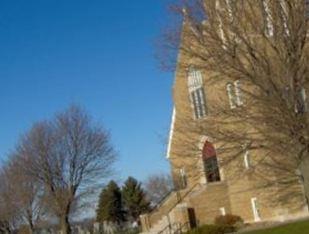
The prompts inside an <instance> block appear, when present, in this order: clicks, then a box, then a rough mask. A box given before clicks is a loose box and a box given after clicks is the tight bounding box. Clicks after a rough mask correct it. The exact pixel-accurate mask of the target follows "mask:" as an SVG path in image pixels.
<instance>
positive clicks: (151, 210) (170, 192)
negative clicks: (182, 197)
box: [150, 189, 176, 213]
mask: <svg viewBox="0 0 309 234" xmlns="http://www.w3.org/2000/svg"><path fill="white" fill-rule="evenodd" d="M173 192H176V190H175V189H172V190H170V191H169V192H168V193H166V195H165V196H164V197H163V198H162V199H161V200H160V201H158V202H157V203H156V204H155V205H154V207H153V208H151V209H150V213H152V212H154V211H155V210H157V209H158V208H159V207H160V206H161V205H162V203H163V202H164V201H165V200H166V199H167V198H168V197H169V196H170V195H171V194H172V193H173Z"/></svg>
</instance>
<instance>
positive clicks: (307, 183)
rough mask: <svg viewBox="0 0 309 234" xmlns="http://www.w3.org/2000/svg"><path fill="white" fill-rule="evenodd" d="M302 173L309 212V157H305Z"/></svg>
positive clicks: (301, 167)
mask: <svg viewBox="0 0 309 234" xmlns="http://www.w3.org/2000/svg"><path fill="white" fill-rule="evenodd" d="M300 172H301V180H302V183H303V187H304V196H305V200H306V204H307V208H308V211H309V157H304V159H303V161H302V163H301V165H300Z"/></svg>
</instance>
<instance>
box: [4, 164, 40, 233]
mask: <svg viewBox="0 0 309 234" xmlns="http://www.w3.org/2000/svg"><path fill="white" fill-rule="evenodd" d="M17 160H18V158H10V159H9V161H8V163H7V165H6V167H5V168H4V171H5V179H6V183H8V184H9V185H10V186H9V188H10V190H9V196H8V197H7V200H8V201H7V202H8V204H10V205H11V206H12V209H16V211H17V212H18V215H19V217H20V224H23V223H24V224H27V226H28V229H29V233H33V232H34V231H35V225H36V223H37V222H38V221H39V220H40V219H41V218H43V215H44V213H45V212H44V211H45V209H44V205H43V202H42V197H43V195H44V194H43V190H42V187H41V185H40V184H39V183H38V181H37V180H36V179H34V178H33V177H30V176H28V175H27V173H26V172H25V171H24V170H23V168H22V167H20V165H19V162H18V161H17Z"/></svg>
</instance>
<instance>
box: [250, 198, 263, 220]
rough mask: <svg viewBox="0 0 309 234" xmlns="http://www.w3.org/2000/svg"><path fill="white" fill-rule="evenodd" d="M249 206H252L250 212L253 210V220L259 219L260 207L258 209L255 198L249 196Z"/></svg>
mask: <svg viewBox="0 0 309 234" xmlns="http://www.w3.org/2000/svg"><path fill="white" fill-rule="evenodd" d="M251 206H252V212H253V217H254V221H255V222H259V221H261V214H260V209H259V204H258V201H257V198H256V197H254V198H251Z"/></svg>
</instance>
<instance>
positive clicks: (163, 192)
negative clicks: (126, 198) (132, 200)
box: [144, 173, 174, 204]
mask: <svg viewBox="0 0 309 234" xmlns="http://www.w3.org/2000/svg"><path fill="white" fill-rule="evenodd" d="M144 187H145V191H146V194H147V196H148V198H149V200H150V201H151V202H152V203H153V204H158V203H159V202H160V201H161V200H162V199H163V198H164V197H165V196H167V195H168V194H169V193H170V192H171V191H172V190H173V187H174V186H173V181H172V178H171V177H170V175H168V174H164V173H160V174H153V175H150V176H149V177H148V178H147V179H146V180H145V182H144Z"/></svg>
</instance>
